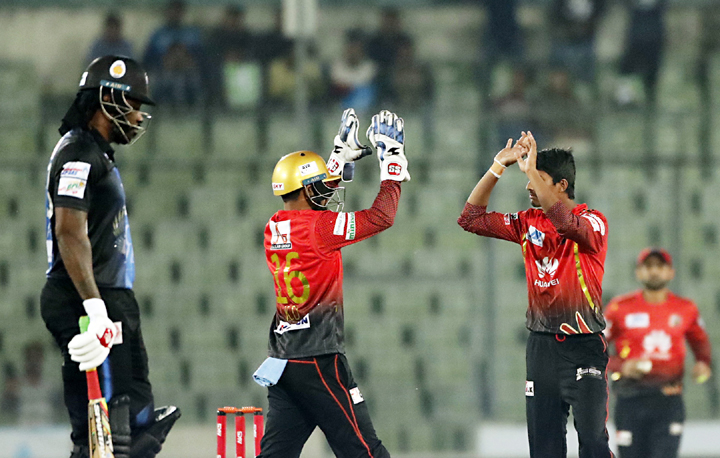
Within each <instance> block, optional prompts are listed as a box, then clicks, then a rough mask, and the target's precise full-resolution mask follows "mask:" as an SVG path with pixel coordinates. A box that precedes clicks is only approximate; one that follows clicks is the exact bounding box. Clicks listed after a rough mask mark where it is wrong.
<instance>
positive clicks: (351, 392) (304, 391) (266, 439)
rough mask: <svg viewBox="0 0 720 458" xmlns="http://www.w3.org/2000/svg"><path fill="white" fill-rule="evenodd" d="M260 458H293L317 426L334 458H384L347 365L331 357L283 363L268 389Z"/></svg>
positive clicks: (341, 358)
mask: <svg viewBox="0 0 720 458" xmlns="http://www.w3.org/2000/svg"><path fill="white" fill-rule="evenodd" d="M268 404H269V405H268V412H267V425H266V428H265V435H264V436H263V439H262V443H261V444H260V448H261V450H262V453H261V454H260V458H296V457H298V456H300V451H301V450H302V447H303V445H304V444H305V442H306V441H307V439H308V437H310V434H311V433H312V432H313V430H314V429H315V427H316V426H318V427H320V429H321V430H322V432H323V433H324V434H325V437H326V438H327V441H328V443H329V444H330V448H332V450H333V452H334V453H335V456H337V457H339V458H361V457H362V458H389V457H390V454H389V453H388V451H387V450H386V449H385V446H384V445H383V444H382V443H381V442H380V440H379V439H378V438H377V436H376V434H375V429H374V428H373V425H372V422H371V420H370V414H369V413H368V408H367V404H366V403H365V401H364V400H363V399H362V395H361V394H360V392H359V391H358V389H357V384H356V383H355V380H353V376H352V373H351V372H350V366H349V365H348V362H347V359H346V358H345V356H344V355H341V354H330V355H323V356H315V357H309V358H299V359H291V360H289V361H288V364H287V366H286V367H285V371H284V372H283V375H282V377H280V380H279V381H278V383H277V385H275V386H271V387H269V388H268Z"/></svg>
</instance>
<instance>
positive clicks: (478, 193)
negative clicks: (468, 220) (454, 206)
mask: <svg viewBox="0 0 720 458" xmlns="http://www.w3.org/2000/svg"><path fill="white" fill-rule="evenodd" d="M503 170H504V169H503V168H502V167H501V166H500V165H498V164H497V163H496V162H493V165H492V166H491V167H490V169H488V171H487V172H485V175H483V176H482V178H480V181H478V183H477V184H476V185H475V188H474V189H473V190H472V192H471V193H470V197H468V200H467V202H468V203H469V204H472V205H477V206H481V207H487V206H488V204H489V203H490V195H491V194H492V191H493V189H494V188H495V184H496V183H497V182H498V180H499V178H498V177H497V176H495V175H494V174H493V172H494V173H495V174H497V175H502V173H503Z"/></svg>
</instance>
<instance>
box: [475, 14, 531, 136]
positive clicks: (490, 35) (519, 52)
mask: <svg viewBox="0 0 720 458" xmlns="http://www.w3.org/2000/svg"><path fill="white" fill-rule="evenodd" d="M483 1H484V3H485V9H486V11H487V15H488V20H487V32H486V34H485V40H486V43H487V46H486V50H487V59H488V60H489V61H490V63H491V64H492V63H495V62H496V61H498V60H500V59H508V60H510V61H519V60H522V58H523V42H522V32H521V31H520V25H519V24H518V22H517V0H483ZM525 129H526V130H527V127H525ZM515 134H516V132H513V134H512V135H510V136H511V137H512V136H513V135H515ZM501 138H505V137H502V136H501Z"/></svg>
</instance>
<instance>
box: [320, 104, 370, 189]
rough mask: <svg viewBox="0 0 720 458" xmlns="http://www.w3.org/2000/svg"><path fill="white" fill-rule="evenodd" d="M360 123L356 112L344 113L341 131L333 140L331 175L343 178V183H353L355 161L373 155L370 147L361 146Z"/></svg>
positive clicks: (350, 109) (348, 111)
mask: <svg viewBox="0 0 720 458" xmlns="http://www.w3.org/2000/svg"><path fill="white" fill-rule="evenodd" d="M359 127H360V122H359V121H358V118H357V115H356V114H355V110H353V109H352V108H348V109H347V110H345V111H344V112H343V115H342V119H341V120H340V129H338V133H337V135H336V136H335V139H334V140H333V145H334V147H333V150H332V153H330V158H329V159H328V161H327V168H328V172H330V175H337V176H340V177H342V180H343V181H352V179H353V175H354V174H355V164H353V162H354V161H357V160H359V159H362V158H363V157H365V156H369V155H370V154H372V150H371V149H370V147H368V146H366V145H362V144H360V141H359V140H358V129H359Z"/></svg>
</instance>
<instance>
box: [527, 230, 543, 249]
mask: <svg viewBox="0 0 720 458" xmlns="http://www.w3.org/2000/svg"><path fill="white" fill-rule="evenodd" d="M528 239H529V240H530V241H531V242H532V244H533V245H537V246H539V247H542V246H543V242H545V233H544V232H541V231H539V230H538V229H537V228H536V227H535V226H530V227H529V228H528Z"/></svg>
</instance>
